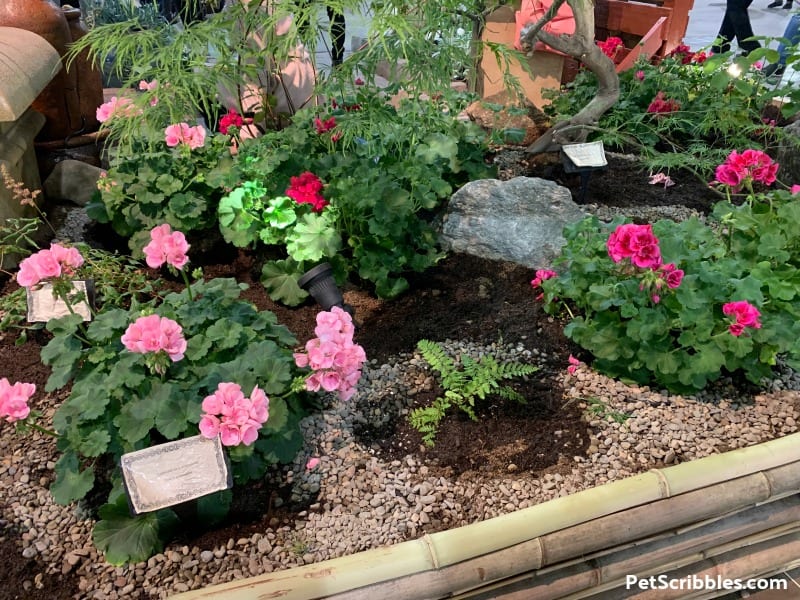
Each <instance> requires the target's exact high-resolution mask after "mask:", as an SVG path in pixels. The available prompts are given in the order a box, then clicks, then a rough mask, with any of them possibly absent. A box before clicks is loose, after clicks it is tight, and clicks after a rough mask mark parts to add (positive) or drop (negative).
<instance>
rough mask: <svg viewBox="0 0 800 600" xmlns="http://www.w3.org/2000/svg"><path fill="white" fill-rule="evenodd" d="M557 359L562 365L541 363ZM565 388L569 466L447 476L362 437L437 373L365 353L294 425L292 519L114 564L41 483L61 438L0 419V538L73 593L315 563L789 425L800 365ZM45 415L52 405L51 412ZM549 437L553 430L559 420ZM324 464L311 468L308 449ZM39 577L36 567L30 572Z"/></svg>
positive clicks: (516, 354) (589, 378) (143, 590)
mask: <svg viewBox="0 0 800 600" xmlns="http://www.w3.org/2000/svg"><path fill="white" fill-rule="evenodd" d="M444 346H445V347H446V348H447V349H448V350H449V351H451V352H453V353H456V352H458V353H462V352H468V353H469V354H470V355H472V356H476V357H477V356H479V355H480V354H481V353H492V354H493V355H494V356H496V357H497V358H498V359H501V360H516V361H527V362H532V363H536V364H539V365H541V366H545V365H548V357H547V356H545V355H540V354H538V353H537V352H536V351H534V350H529V349H527V348H525V347H524V345H516V346H501V345H492V346H489V347H481V346H475V345H473V344H469V343H464V342H452V341H450V342H445V343H444ZM549 367H550V368H557V369H559V370H563V369H564V368H565V367H566V365H552V364H550V365H549ZM561 376H562V377H563V378H564V387H565V390H566V397H567V399H568V400H570V401H573V402H577V403H579V404H580V405H581V406H582V407H583V408H585V414H586V419H587V421H588V422H589V424H590V427H591V431H592V435H591V441H590V447H589V449H588V452H587V453H586V454H585V455H581V456H573V457H571V461H572V465H571V468H570V469H566V470H565V469H560V471H561V472H562V473H563V472H566V473H567V474H565V475H562V474H552V475H550V474H545V475H543V476H541V477H539V478H536V477H533V476H532V475H530V474H526V473H516V472H511V471H510V472H509V476H508V477H506V478H502V479H497V480H493V481H489V480H487V481H483V482H481V483H479V484H478V483H474V482H470V481H469V480H468V478H460V479H459V478H448V477H444V476H441V475H439V474H438V473H437V472H435V471H434V469H432V468H429V467H428V466H426V465H424V464H420V463H419V462H417V461H416V460H415V459H414V458H412V457H411V456H410V455H409V456H407V457H405V458H404V459H403V460H395V461H392V462H388V463H387V462H385V461H383V460H381V459H380V458H378V457H377V456H375V455H374V454H373V451H372V450H371V449H370V448H368V447H364V446H362V445H360V444H359V443H358V442H357V440H356V436H355V434H354V429H357V428H358V427H362V426H364V425H371V426H379V425H380V424H381V423H384V422H385V421H386V420H388V419H390V418H392V416H394V415H403V414H405V413H407V411H408V407H409V405H410V403H411V400H412V399H413V397H414V395H415V394H416V393H418V392H419V391H421V390H423V389H426V388H430V387H431V386H432V385H433V379H432V377H431V373H430V372H429V371H428V370H426V369H425V368H424V361H423V360H422V358H421V357H420V356H418V355H406V356H399V357H397V358H396V359H395V360H392V361H390V362H388V363H386V364H375V363H374V362H373V363H370V364H369V365H368V366H367V368H366V369H365V370H364V377H363V379H362V383H361V384H360V390H359V393H358V395H357V396H356V397H355V398H354V399H353V400H351V401H350V402H345V403H342V402H339V401H334V400H331V401H330V404H329V406H327V407H326V408H325V410H324V411H322V412H320V413H318V414H315V415H313V416H310V417H308V418H307V419H305V421H304V422H303V423H302V427H303V430H304V434H305V439H306V446H305V448H304V450H303V451H302V452H301V453H300V454H299V455H298V456H297V458H296V460H295V462H294V464H293V465H291V467H290V468H291V470H290V471H287V472H286V473H285V477H286V478H287V479H288V480H289V481H290V482H291V483H292V486H293V487H292V494H293V498H292V499H293V500H294V501H301V500H306V501H309V502H311V504H310V506H309V509H308V510H307V511H305V512H302V513H300V514H299V515H298V518H297V519H296V521H295V522H294V523H293V524H291V525H286V524H282V522H281V521H279V520H278V519H277V518H276V519H273V521H272V522H271V523H270V527H268V528H265V530H264V531H263V532H260V533H256V534H253V535H252V536H250V537H244V538H241V539H231V540H229V541H228V542H227V544H224V545H219V546H217V547H198V546H193V547H189V546H176V545H172V546H169V547H168V548H167V549H166V550H165V552H163V553H162V554H158V555H156V556H153V557H152V558H150V559H149V560H148V561H147V562H142V563H139V564H135V565H131V566H126V567H113V566H110V565H108V564H106V563H105V562H104V561H103V560H102V556H99V555H98V553H97V551H96V550H95V549H94V547H93V546H92V542H91V527H92V523H91V521H88V520H84V519H81V518H80V517H81V514H80V511H79V510H77V509H76V507H75V506H71V507H62V506H58V505H56V504H54V503H53V501H52V499H51V497H50V493H49V491H48V489H47V486H48V485H49V483H50V479H51V477H52V469H53V467H54V461H55V460H56V453H55V444H54V443H53V441H52V440H51V439H49V438H45V437H42V436H40V435H39V434H35V433H34V434H32V435H26V436H19V435H13V434H12V432H11V431H10V427H9V426H8V425H2V426H0V457H2V458H1V459H0V497H2V498H3V499H4V502H5V504H6V508H5V509H4V510H3V512H2V513H1V514H0V536H14V537H21V540H22V548H21V550H20V551H21V552H22V554H23V556H25V557H27V558H31V559H34V558H35V559H37V560H39V561H40V562H41V563H43V564H45V565H46V571H47V572H48V573H70V572H74V573H76V574H77V575H78V576H79V578H80V590H81V591H80V595H79V597H80V598H95V599H114V598H167V597H169V596H170V595H171V594H174V593H176V592H183V591H187V590H189V589H195V588H199V587H202V586H207V585H211V584H215V583H222V582H226V581H230V580H235V579H241V578H244V577H249V576H253V575H258V574H262V573H269V572H272V571H273V570H278V569H285V568H289V567H294V566H298V565H303V564H308V563H313V562H317V561H321V560H325V559H329V558H334V557H337V556H342V555H346V554H350V553H353V552H358V551H360V550H365V549H368V548H374V547H377V546H384V545H388V544H395V543H398V542H402V541H404V540H408V539H413V538H415V537H417V536H419V535H421V534H422V533H423V532H424V531H426V530H438V529H442V528H443V527H455V526H458V525H463V524H467V523H472V522H476V521H480V520H483V519H488V518H490V517H494V516H497V515H500V514H504V513H508V512H511V511H514V510H516V509H518V508H523V507H527V506H531V505H534V504H537V503H541V502H544V501H547V500H550V499H553V498H556V497H559V496H564V495H567V494H571V493H574V492H576V491H579V490H583V489H587V488H589V487H593V486H595V485H599V484H602V483H605V482H607V481H613V480H617V479H621V478H624V477H627V476H630V475H633V474H636V473H640V472H642V471H645V470H647V469H649V468H652V467H653V466H658V465H665V464H666V465H669V464H675V463H680V462H685V461H688V460H692V459H695V458H700V457H703V456H708V455H710V454H714V453H718V452H723V451H726V450H729V449H733V448H739V447H743V446H749V445H752V444H757V443H759V442H762V441H766V440H769V439H773V438H775V437H778V436H782V435H786V434H790V433H793V432H796V431H797V421H798V419H799V418H800V414H798V412H799V409H800V392H798V390H800V377H798V375H797V374H795V373H794V372H792V371H791V370H789V369H781V370H780V371H779V373H778V376H777V377H776V379H775V380H773V381H771V382H765V386H764V387H765V389H766V390H768V391H765V392H764V393H762V394H759V395H756V396H755V397H753V396H750V397H746V398H745V397H741V395H740V394H738V393H737V392H736V390H735V389H734V386H733V384H732V382H730V381H728V380H722V381H720V382H718V383H717V384H715V385H713V386H712V387H710V388H709V389H708V390H707V391H705V392H704V393H703V394H701V395H699V396H698V397H690V396H676V395H668V394H666V393H663V392H659V391H656V390H652V389H649V388H647V387H637V386H627V385H625V384H623V383H620V382H618V381H615V380H612V379H609V378H607V377H604V376H601V375H599V374H597V373H594V372H592V371H591V370H590V369H588V368H587V367H586V366H583V365H582V366H580V367H579V368H578V371H577V372H576V373H575V374H574V375H568V374H567V373H566V372H565V371H563V375H561ZM51 417H52V410H50V411H49V414H46V415H45V421H47V420H49V419H50V418H51ZM553 435H554V436H555V437H557V436H558V435H559V432H558V431H554V432H553ZM311 457H318V458H319V459H320V461H319V464H318V465H317V466H316V467H314V468H313V469H310V470H309V469H307V468H306V463H307V461H308V459H309V458H311ZM37 586H41V575H38V576H36V577H35V578H33V579H32V580H31V581H29V582H26V587H27V588H29V589H32V588H36V587H37Z"/></svg>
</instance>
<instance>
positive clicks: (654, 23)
mask: <svg viewBox="0 0 800 600" xmlns="http://www.w3.org/2000/svg"><path fill="white" fill-rule="evenodd" d="M693 5H694V0H665V1H664V2H661V3H656V2H652V3H651V2H636V1H633V0H597V2H596V4H595V38H596V39H598V40H604V39H606V38H608V37H612V36H615V37H619V38H620V39H622V41H623V42H624V43H625V47H626V48H627V49H629V51H628V53H627V55H626V56H625V58H624V59H623V60H622V61H620V62H619V63H618V64H617V72H618V73H621V72H622V71H625V70H627V69H630V68H631V67H632V66H633V65H634V64H635V63H636V61H637V60H638V59H639V57H640V56H645V57H646V58H653V57H663V56H666V55H667V54H669V52H671V51H672V50H674V49H675V48H676V47H677V46H679V45H680V44H681V43H682V42H683V36H684V35H685V34H686V27H687V25H688V23H689V11H690V10H691V9H692V6H693ZM514 15H515V11H514V9H513V8H512V7H511V6H502V7H500V8H498V9H497V10H495V11H493V12H492V13H491V14H489V15H488V16H487V17H486V26H485V28H484V31H483V34H482V36H481V41H483V42H496V43H502V44H506V45H508V46H513V45H514V42H515V40H514V36H515V34H516V30H515V20H514ZM579 68H580V65H579V64H578V63H577V61H575V60H574V59H572V58H570V57H565V56H563V55H561V54H556V53H554V52H548V51H540V50H537V51H535V52H533V53H532V54H531V55H530V56H529V57H528V59H527V64H526V65H522V64H520V63H519V62H516V63H514V64H512V65H511V68H510V71H511V74H512V75H514V76H516V77H517V78H518V79H519V80H520V83H521V85H522V88H523V90H524V91H525V94H526V96H527V98H528V100H530V101H531V102H532V103H533V104H534V105H536V106H538V107H542V106H544V105H545V104H547V101H546V100H544V99H543V98H542V91H543V90H546V89H558V87H559V86H560V85H561V84H562V83H567V82H569V81H572V80H573V79H574V78H575V74H576V73H577V72H578V69H579ZM504 89H505V86H504V85H503V73H502V69H501V67H500V66H499V65H498V64H497V60H496V59H495V57H494V55H493V54H492V53H491V52H488V51H484V55H483V58H482V61H481V64H480V75H479V81H478V90H479V93H481V95H482V97H484V98H485V97H487V96H492V95H494V94H496V93H498V92H501V91H503V90H504Z"/></svg>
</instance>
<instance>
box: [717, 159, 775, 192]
mask: <svg viewBox="0 0 800 600" xmlns="http://www.w3.org/2000/svg"><path fill="white" fill-rule="evenodd" d="M779 166H780V165H779V164H778V163H776V162H773V160H772V157H770V156H769V155H768V154H767V153H766V152H762V151H761V150H753V149H747V150H745V151H744V152H741V153H739V152H737V151H736V150H733V151H732V152H731V153H730V154H729V155H728V157H727V158H726V159H725V162H723V163H722V164H721V165H719V166H718V167H717V168H716V171H715V173H714V175H715V177H716V180H715V181H714V183H720V184H723V185H727V186H728V187H730V188H731V190H732V191H734V192H738V191H739V190H740V189H741V188H742V187H743V186H744V185H747V184H749V183H752V182H758V183H763V184H764V185H772V184H773V183H775V179H776V178H777V174H778V168H779Z"/></svg>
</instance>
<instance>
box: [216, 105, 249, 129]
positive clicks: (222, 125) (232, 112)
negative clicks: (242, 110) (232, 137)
mask: <svg viewBox="0 0 800 600" xmlns="http://www.w3.org/2000/svg"><path fill="white" fill-rule="evenodd" d="M242 125H244V117H242V115H240V114H239V113H238V112H236V109H235V108H229V109H228V112H227V113H225V114H224V115H222V117H220V120H219V132H220V133H221V134H222V135H228V132H229V129H230V128H231V127H241V126H242Z"/></svg>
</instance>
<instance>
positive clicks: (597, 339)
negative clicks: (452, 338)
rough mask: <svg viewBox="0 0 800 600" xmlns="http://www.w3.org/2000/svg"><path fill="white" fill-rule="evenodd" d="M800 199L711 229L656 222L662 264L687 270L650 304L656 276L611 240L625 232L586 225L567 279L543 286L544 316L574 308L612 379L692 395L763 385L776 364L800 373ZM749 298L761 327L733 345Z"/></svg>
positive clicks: (576, 333) (763, 204)
mask: <svg viewBox="0 0 800 600" xmlns="http://www.w3.org/2000/svg"><path fill="white" fill-rule="evenodd" d="M798 217H800V200H798V197H797V196H796V195H795V196H792V195H791V194H790V193H789V192H786V191H775V192H771V193H770V194H769V195H767V196H762V197H759V198H757V199H755V200H753V201H751V202H746V203H745V204H743V205H742V206H733V205H731V204H729V203H727V202H722V203H719V204H717V205H716V206H715V208H714V212H713V219H714V220H715V221H716V223H714V224H713V225H712V226H709V225H705V224H703V223H701V222H700V221H698V220H697V219H694V218H693V219H690V220H688V221H684V222H681V223H675V222H673V221H667V220H664V221H659V222H657V223H654V224H653V232H654V234H655V235H656V237H657V238H658V240H659V245H660V248H661V255H662V257H663V261H664V262H673V263H675V264H676V266H677V268H678V269H681V270H683V271H684V273H685V275H684V278H683V281H682V283H681V284H680V286H679V287H677V288H676V289H674V290H669V289H667V288H666V287H663V288H661V289H660V290H659V292H658V295H659V296H660V298H659V301H658V302H654V301H653V299H652V294H653V293H654V292H653V288H652V287H651V283H652V281H651V280H650V279H649V278H651V277H653V273H654V272H653V271H650V270H649V269H636V268H635V267H633V266H632V265H629V264H626V263H614V262H613V261H612V260H611V258H610V257H609V255H608V251H607V248H606V241H607V239H608V236H609V234H610V233H611V232H612V231H613V230H614V228H615V227H616V226H617V225H619V224H620V222H621V220H616V221H614V222H612V223H610V224H603V223H600V222H599V221H598V220H597V219H596V218H594V217H591V218H587V219H585V220H583V221H581V222H579V223H577V224H575V225H572V226H570V227H567V228H566V229H565V232H564V234H565V237H566V240H567V243H566V245H565V246H564V248H563V249H562V254H561V256H560V257H559V258H558V259H557V261H556V264H555V269H556V270H557V271H558V273H559V275H558V276H557V277H554V278H552V279H547V280H545V281H544V282H543V283H542V288H543V290H544V294H545V295H544V299H545V302H546V310H547V311H548V312H550V313H558V312H560V311H561V309H562V307H564V306H567V307H568V308H569V311H570V315H571V316H572V319H571V321H570V323H569V324H568V325H567V326H566V328H565V333H566V335H567V336H568V337H569V338H571V339H573V340H574V341H575V342H577V343H578V344H579V345H580V346H581V347H583V348H585V349H586V350H588V351H590V352H591V353H592V354H593V355H594V357H595V360H594V363H593V367H594V368H595V369H597V370H599V371H601V372H603V373H605V374H607V375H609V376H611V377H617V378H620V379H623V380H626V381H634V382H637V383H640V384H651V385H658V386H659V387H664V388H667V389H668V390H670V391H673V392H693V391H696V390H700V389H703V388H704V387H705V386H706V385H707V384H708V382H710V381H714V380H716V379H717V378H719V377H720V375H721V374H722V373H723V372H734V371H738V370H741V372H743V374H744V375H745V376H746V377H747V378H748V379H749V380H750V381H752V382H754V383H756V384H758V383H760V382H761V380H762V379H763V378H764V377H768V376H769V375H770V374H771V369H772V367H773V366H774V365H775V362H776V357H778V356H779V355H780V356H783V357H784V359H785V360H786V362H787V363H788V364H789V365H791V366H792V367H796V366H800V341H798V340H799V339H800V337H799V336H800V321H798V316H800V295H798V294H799V293H798V290H799V289H800V288H798V287H797V286H798V284H800V237H798V233H797V228H796V223H797V218H798ZM739 300H746V301H748V302H750V304H752V305H754V306H755V307H757V309H758V310H759V311H760V313H761V323H762V327H761V328H759V329H754V328H748V329H747V330H746V332H745V333H743V334H742V335H740V336H738V337H737V336H734V335H732V334H731V333H730V332H729V330H728V326H729V325H730V323H731V319H730V318H728V317H726V316H725V315H723V313H722V307H723V305H724V304H726V303H729V302H732V301H739Z"/></svg>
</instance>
